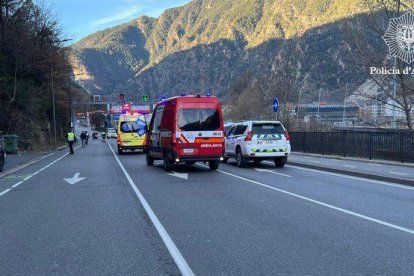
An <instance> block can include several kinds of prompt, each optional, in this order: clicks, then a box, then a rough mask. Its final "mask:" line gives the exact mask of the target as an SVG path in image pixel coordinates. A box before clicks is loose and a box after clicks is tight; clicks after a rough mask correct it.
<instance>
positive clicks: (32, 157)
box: [0, 145, 67, 177]
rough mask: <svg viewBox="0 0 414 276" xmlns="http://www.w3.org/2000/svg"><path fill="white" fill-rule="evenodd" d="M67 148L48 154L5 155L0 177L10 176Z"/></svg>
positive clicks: (60, 148)
mask: <svg viewBox="0 0 414 276" xmlns="http://www.w3.org/2000/svg"><path fill="white" fill-rule="evenodd" d="M66 147H67V146H66V145H65V146H61V147H58V148H57V150H53V151H48V152H19V153H18V154H7V156H6V163H5V165H4V170H3V172H2V173H0V177H3V176H6V175H9V174H12V173H14V172H16V171H18V170H21V169H23V168H25V167H27V166H30V165H32V164H35V163H37V162H39V161H41V160H43V159H45V158H47V157H49V156H51V155H53V154H54V153H55V152H56V151H60V150H63V149H65V148H66Z"/></svg>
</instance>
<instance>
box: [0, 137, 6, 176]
mask: <svg viewBox="0 0 414 276" xmlns="http://www.w3.org/2000/svg"><path fill="white" fill-rule="evenodd" d="M5 162H6V144H5V142H4V138H3V137H2V136H0V172H2V171H3V169H4V164H5Z"/></svg>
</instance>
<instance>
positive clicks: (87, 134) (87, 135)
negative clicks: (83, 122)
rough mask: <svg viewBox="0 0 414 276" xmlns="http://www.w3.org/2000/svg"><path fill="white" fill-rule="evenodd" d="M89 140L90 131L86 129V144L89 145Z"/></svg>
mask: <svg viewBox="0 0 414 276" xmlns="http://www.w3.org/2000/svg"><path fill="white" fill-rule="evenodd" d="M88 142H89V132H87V131H86V137H85V144H86V145H87V144H88Z"/></svg>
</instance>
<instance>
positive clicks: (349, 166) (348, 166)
mask: <svg viewBox="0 0 414 276" xmlns="http://www.w3.org/2000/svg"><path fill="white" fill-rule="evenodd" d="M344 167H347V168H353V169H355V168H356V166H351V165H344Z"/></svg>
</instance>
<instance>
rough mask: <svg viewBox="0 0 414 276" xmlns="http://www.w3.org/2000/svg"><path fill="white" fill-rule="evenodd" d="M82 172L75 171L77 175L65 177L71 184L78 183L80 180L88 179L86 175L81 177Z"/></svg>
mask: <svg viewBox="0 0 414 276" xmlns="http://www.w3.org/2000/svg"><path fill="white" fill-rule="evenodd" d="M79 175H80V173H75V175H74V176H73V177H72V178H63V180H65V181H66V182H68V183H69V184H70V185H73V184H76V183H78V182H79V181H82V180H84V179H86V177H79Z"/></svg>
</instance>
